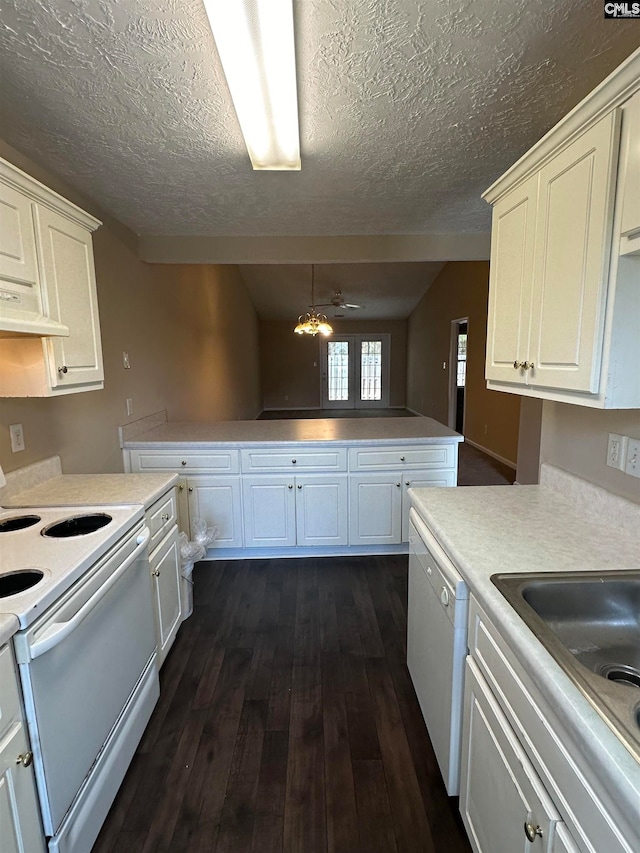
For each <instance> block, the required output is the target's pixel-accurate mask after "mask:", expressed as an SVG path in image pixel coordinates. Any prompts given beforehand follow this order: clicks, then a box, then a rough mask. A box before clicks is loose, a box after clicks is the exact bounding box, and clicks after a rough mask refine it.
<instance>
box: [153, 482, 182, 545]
mask: <svg viewBox="0 0 640 853" xmlns="http://www.w3.org/2000/svg"><path fill="white" fill-rule="evenodd" d="M177 518H178V508H177V505H176V490H175V489H171V490H170V491H169V492H167V494H165V495H163V496H162V497H161V498H160V499H159V500H157V501H156V502H155V503H154V504H153V506H151V507H150V508H149V509H148V510H147V512H146V522H147V527H148V528H149V530H150V531H151V538H150V539H149V552H151V551H153V549H154V548H155V547H156V545H157V544H158V543H159V542H160V540H161V539H162V537H163V536H164V535H165V534H166V533H167V532H168V531H169V529H170V528H171V527H172V526H173V525H174V524H175V523H176V521H177Z"/></svg>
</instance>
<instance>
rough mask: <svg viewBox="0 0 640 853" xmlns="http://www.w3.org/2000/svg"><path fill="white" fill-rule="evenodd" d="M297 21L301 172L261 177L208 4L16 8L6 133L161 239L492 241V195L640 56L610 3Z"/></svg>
mask: <svg viewBox="0 0 640 853" xmlns="http://www.w3.org/2000/svg"><path fill="white" fill-rule="evenodd" d="M231 1H232V0H221V2H231ZM294 9H295V21H296V34H297V64H298V80H299V92H298V97H299V105H300V119H301V147H302V171H301V172H300V173H282V172H254V171H252V170H251V168H250V165H249V159H248V156H247V153H246V150H245V148H244V144H243V140H242V137H241V135H240V131H239V129H238V126H237V122H236V119H235V114H234V112H233V108H232V106H231V104H230V101H229V97H228V92H227V88H226V84H225V81H224V77H223V75H222V72H221V70H220V67H219V64H218V61H217V58H216V53H215V47H214V43H213V38H212V35H211V32H210V30H209V27H208V22H207V18H206V15H205V12H204V8H203V6H202V3H201V2H200V0H0V21H1V25H0V82H1V85H0V121H1V122H2V125H1V128H0V135H2V137H3V138H5V140H6V141H7V142H8V143H10V144H11V145H13V146H14V147H16V148H18V149H19V150H21V151H22V152H23V153H25V154H27V155H28V156H31V157H32V158H33V159H34V160H36V161H37V162H39V163H40V164H41V165H43V166H45V167H48V168H49V169H51V170H53V171H55V172H56V173H58V174H59V175H60V176H61V177H63V178H65V179H66V180H67V181H68V182H69V183H70V184H72V185H73V186H75V187H76V188H77V189H78V190H80V191H81V192H83V193H84V194H85V195H88V196H90V197H92V198H94V199H97V200H98V201H99V202H100V204H101V206H102V207H103V208H105V209H106V210H108V211H109V212H110V213H112V214H113V215H114V216H115V217H117V218H118V219H120V220H121V221H122V222H124V223H125V224H126V225H128V226H129V227H130V228H132V229H133V230H134V231H135V232H137V233H141V234H165V235H166V234H172V235H217V236H228V235H245V236H246V235H249V236H250V235H265V236H274V235H335V234H342V235H354V234H361V235H366V234H424V233H443V232H470V231H485V230H487V229H488V227H489V208H488V206H487V205H486V204H485V203H484V202H483V201H481V200H480V193H481V191H482V190H484V189H485V188H486V187H487V186H488V185H489V184H490V183H491V182H492V181H493V180H494V179H495V178H496V177H497V176H498V175H499V174H501V173H502V172H503V171H504V170H505V169H506V168H507V167H508V166H509V165H511V163H513V161H514V160H516V159H517V158H518V157H519V156H520V155H521V154H522V153H523V152H524V151H525V150H526V149H527V148H528V147H530V146H531V144H532V143H534V142H535V141H536V140H537V139H538V138H539V137H540V136H541V135H542V134H543V133H544V132H545V131H546V130H548V128H549V127H551V126H552V125H553V124H554V123H555V122H556V121H557V120H558V119H559V118H560V117H561V116H562V115H563V114H564V113H566V112H567V111H568V109H569V108H570V107H572V106H573V105H574V104H575V103H577V102H578V101H579V100H580V99H581V98H582V97H583V96H584V95H585V94H586V93H587V92H588V91H589V90H590V89H592V88H593V86H594V85H595V84H596V83H598V82H599V81H600V80H601V79H602V78H603V77H604V76H606V74H607V73H608V72H609V71H611V70H612V69H613V68H614V67H615V66H616V65H617V64H618V63H619V62H620V61H621V60H622V59H624V58H625V57H626V56H628V55H629V54H630V53H631V52H632V50H633V49H634V48H635V47H636V46H637V45H638V43H640V27H639V26H638V22H637V21H605V20H604V19H603V7H602V3H601V2H597V0H590V2H576V0H545V2H542V0H529V2H527V0H511V2H507V0H475V1H474V0H456V2H449V0H421V2H418V0H358V2H355V0H294ZM310 260H311V259H310Z"/></svg>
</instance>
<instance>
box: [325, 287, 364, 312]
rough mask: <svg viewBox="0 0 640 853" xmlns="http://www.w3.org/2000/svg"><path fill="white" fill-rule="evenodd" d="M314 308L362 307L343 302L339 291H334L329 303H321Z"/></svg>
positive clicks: (362, 306) (361, 306)
mask: <svg viewBox="0 0 640 853" xmlns="http://www.w3.org/2000/svg"><path fill="white" fill-rule="evenodd" d="M316 307H318V308H331V307H333V308H350V309H353V308H364V305H356V304H355V303H354V302H345V299H344V296H343V295H342V291H341V290H336V291H335V292H334V294H333V296H332V297H331V301H330V302H322V303H320V304H319V305H317V306H316Z"/></svg>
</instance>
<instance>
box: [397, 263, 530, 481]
mask: <svg viewBox="0 0 640 853" xmlns="http://www.w3.org/2000/svg"><path fill="white" fill-rule="evenodd" d="M488 294H489V264H488V263H487V262H486V261H456V262H452V263H448V264H447V265H446V266H445V267H444V269H443V270H442V272H441V273H440V275H439V276H438V278H437V279H436V280H435V281H434V283H433V284H432V285H431V287H430V288H429V290H428V291H427V292H426V294H425V295H424V297H423V298H422V300H421V301H420V302H419V303H418V305H417V306H416V308H415V310H414V311H413V313H412V314H411V316H410V317H409V324H408V343H407V353H408V355H407V406H408V407H409V408H411V409H414V410H415V411H417V412H420V414H423V415H428V416H429V417H432V418H435V419H436V420H437V421H440V422H441V423H444V424H446V423H447V420H448V412H449V348H450V342H451V322H452V320H457V319H460V318H462V317H468V318H469V330H468V335H469V337H468V343H467V347H468V352H467V385H466V416H465V429H464V433H465V437H466V438H468V439H469V440H470V441H473V442H474V443H475V444H477V445H479V446H480V447H484V448H485V449H487V450H489V451H491V452H492V453H494V454H496V455H498V456H499V457H501V458H502V459H505V460H508V461H509V462H511V463H512V464H514V465H515V463H516V460H517V454H518V424H519V418H520V398H519V397H517V396H516V395H514V394H503V393H500V392H498V391H488V390H487V388H486V385H485V379H484V358H485V346H486V337H487V300H488ZM444 362H446V364H447V369H446V370H444V369H443V367H442V365H443V363H444Z"/></svg>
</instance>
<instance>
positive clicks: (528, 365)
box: [522, 361, 535, 370]
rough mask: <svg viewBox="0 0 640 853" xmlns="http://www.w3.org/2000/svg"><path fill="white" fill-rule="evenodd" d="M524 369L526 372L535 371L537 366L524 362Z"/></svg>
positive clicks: (530, 362)
mask: <svg viewBox="0 0 640 853" xmlns="http://www.w3.org/2000/svg"><path fill="white" fill-rule="evenodd" d="M522 367H523V368H524V370H533V368H534V367H535V364H534V363H533V362H532V361H523V362H522Z"/></svg>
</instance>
